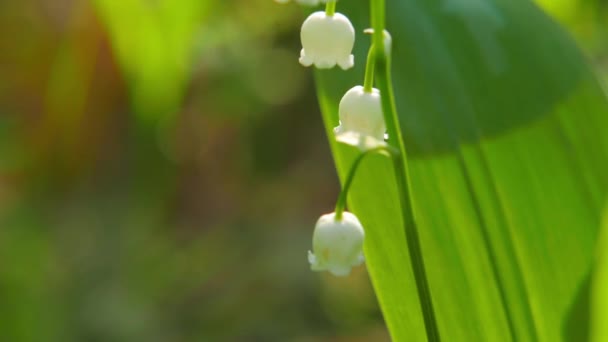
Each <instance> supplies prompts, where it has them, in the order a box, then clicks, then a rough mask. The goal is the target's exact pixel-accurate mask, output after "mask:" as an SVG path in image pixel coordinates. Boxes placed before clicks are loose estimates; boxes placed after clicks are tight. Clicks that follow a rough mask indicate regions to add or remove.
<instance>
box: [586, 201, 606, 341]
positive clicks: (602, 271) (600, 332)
mask: <svg viewBox="0 0 608 342" xmlns="http://www.w3.org/2000/svg"><path fill="white" fill-rule="evenodd" d="M596 256H597V259H596V261H595V262H596V263H595V267H594V272H593V287H592V298H593V300H592V302H591V318H592V319H591V334H590V335H591V341H593V342H602V341H608V325H606V317H608V208H606V210H604V219H603V224H602V233H601V235H600V239H599V241H598V244H597V248H596Z"/></svg>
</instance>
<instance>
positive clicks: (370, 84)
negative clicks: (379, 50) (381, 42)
mask: <svg viewBox="0 0 608 342" xmlns="http://www.w3.org/2000/svg"><path fill="white" fill-rule="evenodd" d="M373 89H374V45H372V46H370V48H369V52H368V53H367V63H366V64H365V79H364V80H363V91H365V92H366V93H371V92H372V90H373Z"/></svg>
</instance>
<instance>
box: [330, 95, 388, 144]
mask: <svg viewBox="0 0 608 342" xmlns="http://www.w3.org/2000/svg"><path fill="white" fill-rule="evenodd" d="M380 101H381V100H380V91H379V90H378V89H375V88H373V89H372V91H371V92H367V91H365V90H364V88H363V87H362V86H355V87H353V88H351V89H350V90H348V91H347V92H346V94H344V96H343V97H342V100H340V105H339V110H338V112H339V116H340V126H338V127H336V128H335V133H336V139H337V140H338V141H339V142H342V143H346V144H348V145H353V146H356V147H359V148H360V149H362V150H366V149H370V148H374V147H378V146H381V145H386V143H385V142H384V133H385V131H386V125H385V123H384V116H383V114H382V103H381V102H380Z"/></svg>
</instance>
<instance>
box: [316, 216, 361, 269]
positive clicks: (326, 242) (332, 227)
mask: <svg viewBox="0 0 608 342" xmlns="http://www.w3.org/2000/svg"><path fill="white" fill-rule="evenodd" d="M364 237H365V232H364V231H363V226H361V223H360V222H359V220H358V219H357V217H356V216H355V215H353V214H351V213H349V212H346V211H345V212H343V213H342V218H341V219H340V220H336V213H331V214H326V215H323V216H321V217H320V218H319V220H318V221H317V224H316V226H315V231H314V233H313V237H312V250H313V252H314V253H313V252H311V251H308V262H310V268H311V269H312V270H313V271H329V272H330V273H331V274H333V275H335V276H347V275H349V274H350V270H351V268H352V267H354V266H358V265H360V264H361V263H362V262H363V260H364V258H363V251H362V248H363V239H364Z"/></svg>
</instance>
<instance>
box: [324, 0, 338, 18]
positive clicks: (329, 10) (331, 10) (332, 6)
mask: <svg viewBox="0 0 608 342" xmlns="http://www.w3.org/2000/svg"><path fill="white" fill-rule="evenodd" d="M325 14H326V15H327V16H328V17H332V16H333V15H334V14H336V0H329V1H327V4H325Z"/></svg>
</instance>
